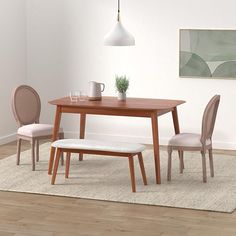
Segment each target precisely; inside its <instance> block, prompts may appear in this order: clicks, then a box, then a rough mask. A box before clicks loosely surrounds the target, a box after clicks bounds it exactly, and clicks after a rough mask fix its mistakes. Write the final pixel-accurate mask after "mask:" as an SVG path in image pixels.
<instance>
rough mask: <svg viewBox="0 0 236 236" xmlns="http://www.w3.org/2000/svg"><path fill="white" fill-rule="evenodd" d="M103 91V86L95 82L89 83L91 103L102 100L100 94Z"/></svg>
mask: <svg viewBox="0 0 236 236" xmlns="http://www.w3.org/2000/svg"><path fill="white" fill-rule="evenodd" d="M104 89H105V84H103V83H98V82H95V81H90V82H89V94H88V97H89V100H91V101H99V100H101V99H102V92H103V91H104Z"/></svg>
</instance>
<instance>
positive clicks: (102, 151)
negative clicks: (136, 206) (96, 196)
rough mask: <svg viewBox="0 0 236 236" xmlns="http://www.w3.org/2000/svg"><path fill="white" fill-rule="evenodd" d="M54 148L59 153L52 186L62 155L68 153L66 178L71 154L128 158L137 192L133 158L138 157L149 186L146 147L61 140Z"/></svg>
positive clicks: (94, 141)
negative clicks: (144, 155)
mask: <svg viewBox="0 0 236 236" xmlns="http://www.w3.org/2000/svg"><path fill="white" fill-rule="evenodd" d="M52 147H54V148H56V150H57V151H56V159H55V164H54V168H53V175H52V179H51V184H54V183H55V180H56V175H57V169H58V164H59V159H60V155H61V153H63V152H66V153H67V155H66V165H65V177H66V178H68V177H69V167H70V157H71V153H83V154H95V155H107V156H118V157H127V158H128V160H129V168H130V177H131V186H132V191H133V192H136V186H135V173H134V160H133V157H134V156H136V155H137V156H138V160H139V165H140V169H141V174H142V179H143V183H144V185H147V179H146V173H145V168H144V163H143V156H142V151H143V150H144V149H145V146H144V145H141V144H132V143H124V142H110V141H98V140H89V139H60V140H57V141H55V142H53V143H52Z"/></svg>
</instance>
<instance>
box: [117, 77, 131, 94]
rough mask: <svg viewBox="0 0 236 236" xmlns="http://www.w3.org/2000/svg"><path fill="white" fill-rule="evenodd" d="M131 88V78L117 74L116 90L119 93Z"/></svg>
mask: <svg viewBox="0 0 236 236" xmlns="http://www.w3.org/2000/svg"><path fill="white" fill-rule="evenodd" d="M128 88H129V79H128V78H126V75H124V76H117V75H116V90H117V91H118V92H119V93H125V92H126V91H127V90H128Z"/></svg>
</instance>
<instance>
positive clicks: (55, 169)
mask: <svg viewBox="0 0 236 236" xmlns="http://www.w3.org/2000/svg"><path fill="white" fill-rule="evenodd" d="M60 156H61V150H60V149H59V148H57V154H56V160H55V164H54V168H53V174H52V180H51V184H52V185H53V184H54V183H55V180H56V176H57V169H58V164H59V161H60Z"/></svg>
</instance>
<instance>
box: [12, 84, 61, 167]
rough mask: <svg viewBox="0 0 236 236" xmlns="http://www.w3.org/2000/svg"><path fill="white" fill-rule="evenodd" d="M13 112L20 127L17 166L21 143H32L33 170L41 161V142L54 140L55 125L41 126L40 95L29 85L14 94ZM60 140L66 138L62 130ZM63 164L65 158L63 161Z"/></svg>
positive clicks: (20, 87) (18, 89)
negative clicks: (25, 141)
mask: <svg viewBox="0 0 236 236" xmlns="http://www.w3.org/2000/svg"><path fill="white" fill-rule="evenodd" d="M12 111H13V114H14V117H15V120H16V122H17V125H18V127H19V128H18V130H17V155H16V158H17V159H16V164H17V165H19V164H20V152H21V141H22V140H27V141H30V143H31V157H32V170H33V171H34V170H35V156H36V161H37V162H38V161H39V140H41V139H48V138H52V132H53V125H50V124H40V123H39V117H40V112H41V101H40V97H39V95H38V93H37V92H36V91H35V90H34V89H33V88H32V87H30V86H28V85H21V86H18V87H17V88H16V89H15V90H14V91H13V94H12ZM59 138H61V139H63V138H64V133H63V130H62V129H60V132H59ZM61 161H62V164H63V157H62V159H61Z"/></svg>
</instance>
